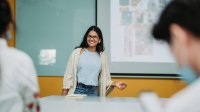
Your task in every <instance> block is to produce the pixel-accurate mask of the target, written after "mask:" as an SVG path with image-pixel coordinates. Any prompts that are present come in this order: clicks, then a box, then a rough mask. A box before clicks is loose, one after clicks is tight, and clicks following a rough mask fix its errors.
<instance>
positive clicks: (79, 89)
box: [62, 26, 126, 96]
mask: <svg viewBox="0 0 200 112" xmlns="http://www.w3.org/2000/svg"><path fill="white" fill-rule="evenodd" d="M113 87H117V88H119V89H121V90H122V89H124V88H126V84H125V83H124V82H113V81H112V80H111V76H110V73H109V66H108V61H107V57H106V55H105V53H104V44H103V35H102V32H101V30H100V29H99V28H98V27H97V26H91V27H90V28H89V29H88V30H87V32H86V33H85V35H84V37H83V41H82V42H81V44H80V46H79V47H77V48H76V49H75V50H74V51H73V52H72V54H71V56H70V58H69V61H68V65H67V69H66V72H65V74H64V79H63V91H62V95H67V94H86V95H88V96H106V95H107V94H108V93H109V92H110V91H111V90H112V89H113ZM98 89H99V90H98Z"/></svg>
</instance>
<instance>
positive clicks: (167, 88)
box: [8, 0, 186, 97]
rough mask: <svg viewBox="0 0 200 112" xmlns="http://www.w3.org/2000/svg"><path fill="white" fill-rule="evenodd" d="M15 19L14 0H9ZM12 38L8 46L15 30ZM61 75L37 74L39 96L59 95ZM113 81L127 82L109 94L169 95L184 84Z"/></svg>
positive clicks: (153, 80)
mask: <svg viewBox="0 0 200 112" xmlns="http://www.w3.org/2000/svg"><path fill="white" fill-rule="evenodd" d="M9 2H10V3H11V8H12V11H13V13H12V14H13V17H14V18H13V19H14V21H15V20H16V19H15V13H16V12H15V0H9ZM11 33H12V37H13V38H12V39H11V40H10V41H9V42H8V44H9V46H13V47H15V32H14V30H11ZM62 80H63V77H62V76H38V82H39V87H40V96H41V97H44V96H49V95H60V94H61V90H62ZM112 80H113V81H123V82H126V83H127V84H128V86H127V88H126V89H125V90H122V91H121V90H118V89H117V88H115V89H114V90H113V92H112V93H111V94H109V96H117V97H136V96H137V95H138V93H139V92H141V91H142V90H148V91H155V92H156V93H157V94H158V95H159V96H160V97H170V96H171V95H173V94H174V93H176V92H177V91H179V90H181V89H182V88H184V87H185V86H186V84H185V83H184V82H182V81H180V80H178V79H153V78H151V79H150V78H112Z"/></svg>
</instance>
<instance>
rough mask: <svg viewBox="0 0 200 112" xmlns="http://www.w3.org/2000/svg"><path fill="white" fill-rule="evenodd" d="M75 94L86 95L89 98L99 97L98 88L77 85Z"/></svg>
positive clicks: (81, 84)
mask: <svg viewBox="0 0 200 112" xmlns="http://www.w3.org/2000/svg"><path fill="white" fill-rule="evenodd" d="M74 94H86V95H87V96H99V95H98V86H92V85H85V84H83V83H77V86H76V90H75V92H74Z"/></svg>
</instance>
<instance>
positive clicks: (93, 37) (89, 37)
mask: <svg viewBox="0 0 200 112" xmlns="http://www.w3.org/2000/svg"><path fill="white" fill-rule="evenodd" d="M87 38H88V39H94V40H97V39H99V37H98V36H91V35H88V36H87Z"/></svg>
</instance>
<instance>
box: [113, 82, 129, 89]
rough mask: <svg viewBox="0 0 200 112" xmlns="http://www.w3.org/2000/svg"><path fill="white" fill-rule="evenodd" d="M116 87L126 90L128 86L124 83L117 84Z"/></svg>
mask: <svg viewBox="0 0 200 112" xmlns="http://www.w3.org/2000/svg"><path fill="white" fill-rule="evenodd" d="M115 86H116V87H117V88H119V89H121V90H123V89H125V88H126V86H127V84H126V83H124V82H116V83H115Z"/></svg>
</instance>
